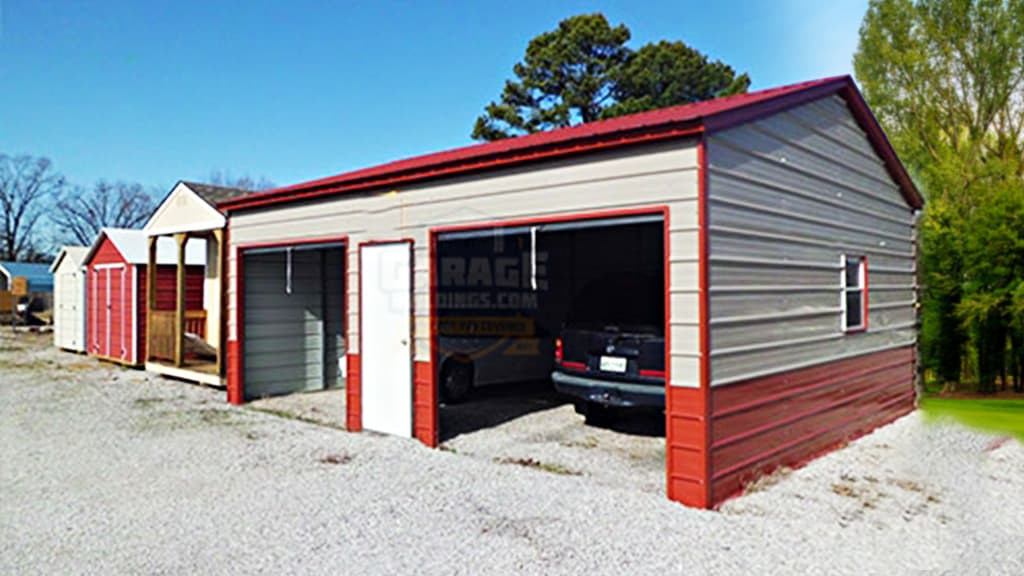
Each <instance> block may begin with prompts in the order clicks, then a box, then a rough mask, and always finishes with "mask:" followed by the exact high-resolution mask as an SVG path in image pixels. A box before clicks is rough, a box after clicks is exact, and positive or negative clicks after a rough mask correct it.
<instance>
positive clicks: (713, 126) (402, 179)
mask: <svg viewBox="0 0 1024 576" xmlns="http://www.w3.org/2000/svg"><path fill="white" fill-rule="evenodd" d="M830 94H838V95H839V96H841V97H843V98H844V99H845V100H846V101H847V103H848V104H849V106H850V109H851V111H852V112H853V115H854V117H855V118H856V119H857V121H858V123H859V124H860V125H861V127H862V128H863V129H864V131H865V132H867V134H868V137H869V138H870V140H871V142H872V144H873V145H874V147H875V150H876V151H877V152H878V154H879V156H880V157H881V158H882V159H883V161H884V162H885V165H886V167H887V168H888V170H889V173H890V174H891V175H892V177H893V179H894V180H895V181H896V182H897V183H898V184H899V185H900V188H901V190H902V191H903V195H904V197H905V198H906V200H907V203H908V204H909V205H910V206H911V207H914V208H920V207H921V206H922V205H923V203H924V202H923V200H922V198H921V195H920V193H919V192H918V191H917V188H916V187H915V186H914V184H913V182H912V181H911V180H910V177H909V176H908V175H907V172H906V170H905V169H904V168H903V165H902V164H901V163H900V161H899V159H898V158H897V157H896V152H895V151H894V150H893V148H892V146H891V145H890V143H889V141H888V139H887V138H886V137H885V134H884V133H883V132H882V129H881V126H879V124H878V121H877V120H876V119H875V117H874V115H873V114H872V113H871V111H870V110H869V109H868V107H867V104H866V103H865V102H864V99H863V97H862V96H861V95H860V92H859V91H858V90H857V87H856V85H855V84H854V82H853V79H852V78H850V77H849V76H836V77H832V78H824V79H821V80H813V81H810V82H801V83H799V84H791V85H788V86H781V87H778V88H770V89H768V90H759V91H757V92H750V93H747V94H737V95H734V96H727V97H724V98H716V99H714V100H706V101H703V102H696V103H693V104H685V105H681V106H672V107H670V108H662V109H660V110H651V111H649V112H641V113H638V114H630V115H628V116H620V117H618V118H612V119H609V120H602V121H598V122H591V123H587V124H579V125H576V126H570V127H567V128H560V129H557V130H551V131H548V132H538V133H536V134H529V135H526V136H520V137H517V138H508V139H505V140H498V141H495V142H487V143H483V144H475V145H472V146H465V147H462V148H455V149H452V150H447V151H444V152H437V153H434V154H426V155H423V156H414V157H412V158H406V159H404V160H398V161H395V162H389V163H387V164H380V165H378V166H373V167H370V168H363V169H360V170H355V171H352V172H346V173H344V174H339V175H337V176H331V177H328V178H321V179H318V180H311V181H308V182H303V183H301V184H295V185H292V186H285V187H283V188H276V189H273V190H268V191H265V192H257V193H254V194H249V195H246V196H241V197H238V198H233V199H230V200H227V201H224V202H221V203H219V204H217V207H218V208H220V209H222V210H228V211H231V210H240V209H245V208H255V207H259V206H269V205H272V204H280V203H287V202H294V201H297V200H304V199H310V198H315V197H321V196H329V195H335V194H340V193H345V192H355V191H359V190H366V189H370V188H379V187H382V186H391V185H396V184H408V183H411V182H415V181H421V180H427V179H430V178H437V177H440V176H451V175H455V174H465V173H469V172H476V171H480V170H486V169H491V168H496V167H500V166H509V165H513V164H521V163H525V162H530V161H536V160H539V159H544V158H552V157H557V156H565V155H570V154H578V153H582V152H590V151H594V150H601V149H607V148H618V147H622V146H627V145H630V144H636V143H639V142H650V141H655V140H664V139H668V138H677V137H681V136H688V135H689V136H692V135H696V134H699V133H701V132H711V131H715V130H721V129H725V128H728V127H730V126H735V125H737V124H740V123H742V122H747V121H751V120H754V119H756V118H759V117H763V116H767V115H769V114H773V113H775V112H779V111H782V110H785V109H787V108H792V107H794V106H798V105H800V104H803V103H805V102H809V101H811V100H817V99H819V98H822V97H825V96H828V95H830Z"/></svg>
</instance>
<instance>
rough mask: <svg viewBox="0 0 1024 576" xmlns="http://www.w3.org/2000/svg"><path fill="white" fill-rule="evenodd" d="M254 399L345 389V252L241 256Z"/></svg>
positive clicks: (282, 250) (338, 248)
mask: <svg viewBox="0 0 1024 576" xmlns="http://www.w3.org/2000/svg"><path fill="white" fill-rule="evenodd" d="M241 263H242V266H241V275H242V278H243V283H242V289H241V292H242V298H241V302H242V308H243V310H242V312H243V314H242V319H243V322H244V323H243V326H242V329H243V330H244V333H245V347H244V349H243V351H242V354H243V378H244V396H245V398H246V399H247V400H249V399H256V398H264V397H269V396H279V395H283V394H291V393H294V392H308V391H315V390H329V389H336V388H344V386H345V372H344V371H345V361H344V360H345V246H344V244H343V243H340V242H338V243H317V244H296V245H288V246H270V247H254V248H246V249H244V250H242V251H241Z"/></svg>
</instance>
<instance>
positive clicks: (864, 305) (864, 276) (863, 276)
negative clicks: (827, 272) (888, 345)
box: [839, 254, 868, 333]
mask: <svg viewBox="0 0 1024 576" xmlns="http://www.w3.org/2000/svg"><path fill="white" fill-rule="evenodd" d="M849 258H856V259H858V260H860V266H858V267H857V270H858V273H857V285H856V286H849V285H847V282H846V263H847V260H848V259H849ZM839 286H840V290H839V307H840V308H841V309H842V313H841V316H840V323H841V325H842V328H843V332H846V333H849V332H864V331H865V330H867V329H868V258H867V256H862V255H854V254H842V255H841V256H840V257H839ZM854 291H859V292H860V307H861V312H860V314H861V316H860V324H857V325H855V326H850V325H848V324H847V320H848V318H847V314H846V313H847V309H846V308H847V304H846V295H847V294H849V293H850V292H854Z"/></svg>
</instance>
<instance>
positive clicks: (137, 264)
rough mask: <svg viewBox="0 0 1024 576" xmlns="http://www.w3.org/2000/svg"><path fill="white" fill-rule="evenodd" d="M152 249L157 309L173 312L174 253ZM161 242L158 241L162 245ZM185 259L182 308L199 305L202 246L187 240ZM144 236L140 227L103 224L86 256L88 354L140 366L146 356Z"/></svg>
mask: <svg viewBox="0 0 1024 576" xmlns="http://www.w3.org/2000/svg"><path fill="white" fill-rule="evenodd" d="M163 240H165V241H166V243H167V244H168V246H161V245H158V247H157V301H156V309H157V310H173V309H174V295H175V283H176V280H177V271H176V267H175V265H174V260H175V256H174V254H175V251H174V249H173V248H174V247H173V246H171V244H173V241H172V240H171V239H170V238H166V239H163ZM163 243H164V242H161V243H160V244H163ZM188 248H189V249H188V251H187V253H186V258H185V262H186V264H187V265H188V269H187V272H186V281H185V284H186V296H185V301H186V307H187V309H188V310H202V309H203V278H204V275H205V274H204V268H205V266H204V262H205V252H206V250H205V246H204V245H203V244H202V243H201V242H195V243H193V244H190V245H189V247H188ZM147 258H148V250H147V236H146V233H145V232H143V231H142V230H125V229H120V228H104V229H102V230H101V231H100V233H99V235H97V237H96V240H95V241H94V242H93V244H92V246H91V247H90V248H89V253H88V254H87V255H86V257H85V261H84V263H85V266H86V267H87V276H86V304H87V305H88V307H89V308H88V312H89V313H88V318H89V322H88V326H87V328H86V342H87V352H88V353H89V355H90V356H96V357H98V358H102V359H105V360H112V361H114V362H120V363H122V364H126V365H129V366H140V365H142V364H143V362H144V360H145V358H146V350H145V348H146V263H147Z"/></svg>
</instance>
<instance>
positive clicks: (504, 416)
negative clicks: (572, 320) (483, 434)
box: [438, 380, 569, 442]
mask: <svg viewBox="0 0 1024 576" xmlns="http://www.w3.org/2000/svg"><path fill="white" fill-rule="evenodd" d="M565 404H569V400H568V399H567V398H565V397H564V396H561V395H559V394H558V393H557V392H555V389H554V388H553V387H552V385H551V381H550V380H540V381H536V382H515V383H512V384H496V385H493V386H484V387H480V388H477V389H475V390H474V391H473V394H472V395H471V396H470V397H469V399H468V400H466V401H464V402H460V403H458V404H441V407H440V409H439V410H438V420H439V423H440V425H441V430H440V437H441V442H446V441H448V440H451V439H452V438H455V437H456V436H459V435H461V434H468V433H470V432H476V431H477V430H482V429H484V428H492V427H494V426H498V425H500V424H504V423H505V422H508V421H510V420H515V419H516V418H520V417H522V416H526V415H527V414H531V413H533V412H540V411H541V410H548V409H550V408H556V407H558V406H563V405H565Z"/></svg>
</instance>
